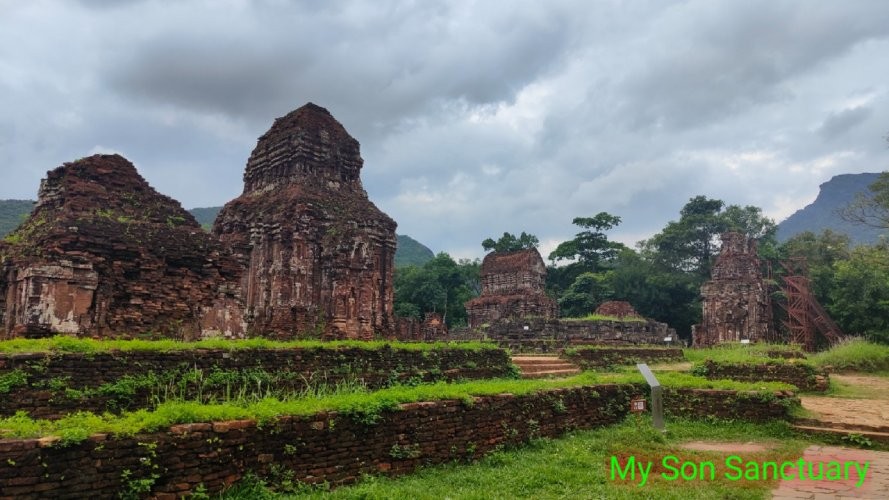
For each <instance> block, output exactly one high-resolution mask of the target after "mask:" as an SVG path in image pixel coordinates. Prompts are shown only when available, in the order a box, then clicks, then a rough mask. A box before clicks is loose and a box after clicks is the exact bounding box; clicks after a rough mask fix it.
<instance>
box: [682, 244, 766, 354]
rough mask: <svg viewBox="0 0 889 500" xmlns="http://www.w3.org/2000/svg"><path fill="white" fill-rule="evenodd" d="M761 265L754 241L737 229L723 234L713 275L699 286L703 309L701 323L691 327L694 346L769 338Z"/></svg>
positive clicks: (764, 286) (764, 284) (764, 285)
mask: <svg viewBox="0 0 889 500" xmlns="http://www.w3.org/2000/svg"><path fill="white" fill-rule="evenodd" d="M761 268H762V266H761V264H760V260H759V257H758V256H757V254H756V240H754V239H752V238H747V237H746V236H745V235H744V234H741V233H736V232H728V233H724V234H723V235H722V250H721V251H720V253H719V257H717V259H716V263H715V264H714V265H713V271H712V273H711V275H712V278H711V279H710V281H707V282H706V283H704V285H703V286H702V287H701V295H702V297H703V309H704V310H703V320H702V322H701V324H699V325H695V326H694V327H692V341H693V345H694V346H695V347H704V346H710V345H714V344H719V343H722V342H740V341H742V340H745V341H749V342H757V341H762V340H767V339H769V338H770V337H771V333H772V317H771V310H772V309H771V300H770V297H769V289H768V285H767V284H766V282H765V281H764V280H763V277H762V270H761Z"/></svg>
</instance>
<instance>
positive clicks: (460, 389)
mask: <svg viewBox="0 0 889 500" xmlns="http://www.w3.org/2000/svg"><path fill="white" fill-rule="evenodd" d="M659 377H660V380H661V383H662V384H663V385H664V386H665V387H668V388H670V387H676V388H678V387H694V388H711V389H733V390H747V391H768V392H772V391H775V390H785V389H787V388H790V387H791V386H788V385H786V384H779V383H745V382H734V381H728V380H705V379H702V378H700V377H694V376H692V375H689V374H684V373H670V374H663V375H660V376H659ZM614 383H642V377H641V375H639V374H638V373H629V372H623V373H610V374H596V373H593V372H585V373H582V374H579V375H575V376H573V377H570V378H564V379H538V380H515V379H491V380H482V381H470V382H459V383H447V382H438V383H435V384H425V385H417V386H394V387H390V388H386V389H382V390H379V391H374V392H368V391H367V390H366V389H364V388H363V387H361V386H357V385H349V386H347V387H345V388H344V389H343V390H339V391H337V390H331V391H313V392H310V393H306V392H303V393H298V394H295V395H294V397H293V398H284V399H278V398H263V399H260V400H256V399H253V398H249V399H245V400H242V401H229V402H222V403H215V404H207V403H201V402H199V401H179V400H171V401H163V402H160V403H159V404H158V405H157V406H156V407H155V408H154V409H153V410H146V409H143V410H137V411H132V412H123V413H121V414H120V415H112V414H109V413H106V414H103V415H95V414H93V413H90V412H79V413H76V414H72V415H68V416H66V417H64V418H61V419H59V420H53V421H50V420H36V419H32V418H30V417H29V416H28V415H27V414H25V413H23V412H20V413H18V414H16V415H15V416H12V417H8V418H2V419H0V438H33V437H44V436H58V437H60V438H61V439H62V440H63V441H64V442H66V443H67V442H77V441H80V440H83V439H86V438H87V437H88V436H89V435H90V434H95V433H110V434H115V435H125V436H128V435H133V434H136V433H139V432H151V431H155V430H158V429H163V428H166V427H169V426H170V425H175V424H182V423H193V422H213V421H223V420H240V419H253V420H257V421H259V422H260V423H266V422H270V421H273V420H274V419H275V418H277V417H279V416H282V415H295V416H300V415H313V414H316V413H319V412H322V411H338V412H341V413H343V414H345V415H349V416H353V417H354V418H356V419H358V420H360V421H364V422H373V421H375V420H376V419H377V418H379V415H380V413H381V412H382V411H385V410H392V409H395V408H396V407H397V406H398V405H399V404H401V403H411V402H416V401H437V400H459V401H464V402H465V403H466V404H472V399H473V397H476V396H488V395H495V394H503V393H510V394H515V395H523V394H530V393H534V392H538V391H544V390H547V389H558V388H565V387H577V386H593V385H597V384H614Z"/></svg>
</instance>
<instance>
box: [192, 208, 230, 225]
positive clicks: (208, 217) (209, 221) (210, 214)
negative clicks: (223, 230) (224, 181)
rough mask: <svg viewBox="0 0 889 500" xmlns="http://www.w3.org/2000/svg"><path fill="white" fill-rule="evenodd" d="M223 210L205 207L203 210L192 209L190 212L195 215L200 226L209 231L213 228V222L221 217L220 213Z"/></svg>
mask: <svg viewBox="0 0 889 500" xmlns="http://www.w3.org/2000/svg"><path fill="white" fill-rule="evenodd" d="M220 210H222V207H203V208H192V209H191V210H189V212H190V213H191V215H194V218H195V219H197V220H198V224H200V225H201V227H202V228H204V229H206V230H207V231H209V230H210V228H211V227H213V221H215V220H216V216H217V215H219V211H220Z"/></svg>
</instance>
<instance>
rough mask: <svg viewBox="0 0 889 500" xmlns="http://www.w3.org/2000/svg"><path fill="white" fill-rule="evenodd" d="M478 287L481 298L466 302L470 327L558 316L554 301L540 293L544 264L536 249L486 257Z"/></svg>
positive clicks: (542, 285) (498, 253)
mask: <svg viewBox="0 0 889 500" xmlns="http://www.w3.org/2000/svg"><path fill="white" fill-rule="evenodd" d="M481 285H482V292H481V295H480V296H478V297H476V298H474V299H472V300H470V301H469V302H467V303H466V312H467V314H468V315H469V327H470V328H479V327H481V326H482V325H485V324H493V323H495V322H497V321H500V320H503V319H512V318H524V317H527V316H537V317H541V318H554V317H557V316H558V314H559V310H558V305H557V304H556V302H555V301H554V300H553V299H551V298H550V297H548V296H547V295H546V293H545V292H544V288H545V286H546V265H545V264H544V263H543V258H542V257H541V256H540V253H539V252H538V251H537V249H536V248H531V249H526V250H518V251H515V252H492V253H489V254H488V255H486V256H485V258H484V260H483V261H482V266H481Z"/></svg>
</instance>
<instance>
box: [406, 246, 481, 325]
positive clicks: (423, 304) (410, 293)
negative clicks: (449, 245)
mask: <svg viewBox="0 0 889 500" xmlns="http://www.w3.org/2000/svg"><path fill="white" fill-rule="evenodd" d="M478 270H479V263H478V261H477V260H476V261H470V260H461V261H460V263H459V264H458V263H457V262H454V259H452V258H451V256H450V255H448V254H447V253H444V252H441V253H439V254H438V255H436V256H435V258H433V259H432V260H430V261H429V262H427V263H425V264H424V265H423V266H422V267H418V266H412V265H411V266H405V267H402V268H398V269H396V270H395V277H394V280H393V285H394V288H395V304H394V310H395V314H396V315H397V316H401V317H412V318H417V319H422V317H423V313H427V312H438V313H440V314H441V315H442V319H443V320H444V321H445V323H447V325H448V326H449V327H454V326H460V325H464V324H466V321H467V314H466V308H465V307H464V306H463V304H464V303H465V302H466V301H468V300H469V299H471V298H473V297H475V296H477V295H478V292H477V289H478V282H479V275H478Z"/></svg>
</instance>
